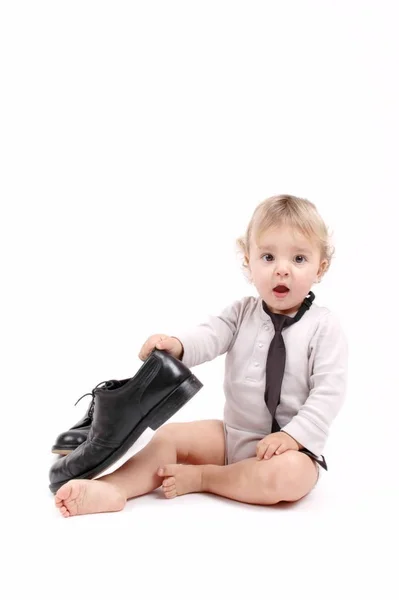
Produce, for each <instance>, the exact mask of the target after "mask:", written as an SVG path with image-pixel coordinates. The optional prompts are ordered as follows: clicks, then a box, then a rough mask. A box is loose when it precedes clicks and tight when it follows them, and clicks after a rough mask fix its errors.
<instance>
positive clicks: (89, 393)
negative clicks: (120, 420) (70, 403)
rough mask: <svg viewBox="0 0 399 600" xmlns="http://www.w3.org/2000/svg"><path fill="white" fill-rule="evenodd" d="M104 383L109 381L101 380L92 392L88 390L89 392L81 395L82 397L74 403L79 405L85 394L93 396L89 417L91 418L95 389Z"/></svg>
mask: <svg viewBox="0 0 399 600" xmlns="http://www.w3.org/2000/svg"><path fill="white" fill-rule="evenodd" d="M103 383H107V381H101V382H100V383H98V384H97V385H96V387H95V388H93V389H92V390H91V392H87V394H83V396H81V397H80V398H79V399H78V400H76V402H75V404H74V406H76V405H77V403H78V402H80V401H81V399H82V398H84V397H85V396H91V397H92V400H91V403H90V407H89V412H88V417H89V418H92V416H93V411H94V392H95V391H96V389H97V388H99V387H100V385H102V384H103Z"/></svg>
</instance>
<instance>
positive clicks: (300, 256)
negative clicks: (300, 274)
mask: <svg viewBox="0 0 399 600" xmlns="http://www.w3.org/2000/svg"><path fill="white" fill-rule="evenodd" d="M295 258H303V261H301V262H300V263H298V264H300V265H302V264H303V262H306V260H307V259H306V257H305V256H303V255H302V254H298V255H297V256H296V257H295Z"/></svg>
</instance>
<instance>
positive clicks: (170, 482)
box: [162, 477, 176, 488]
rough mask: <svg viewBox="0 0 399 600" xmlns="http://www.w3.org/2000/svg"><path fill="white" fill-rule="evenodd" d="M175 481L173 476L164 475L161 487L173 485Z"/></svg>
mask: <svg viewBox="0 0 399 600" xmlns="http://www.w3.org/2000/svg"><path fill="white" fill-rule="evenodd" d="M175 482H176V480H175V478H174V477H166V479H164V480H163V482H162V487H163V488H170V487H171V486H172V485H175Z"/></svg>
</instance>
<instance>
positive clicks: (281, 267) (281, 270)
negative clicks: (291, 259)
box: [275, 260, 289, 277]
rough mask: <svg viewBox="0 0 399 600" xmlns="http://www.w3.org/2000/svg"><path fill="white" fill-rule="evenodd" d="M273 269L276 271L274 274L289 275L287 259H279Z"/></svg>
mask: <svg viewBox="0 0 399 600" xmlns="http://www.w3.org/2000/svg"><path fill="white" fill-rule="evenodd" d="M275 271H276V275H278V276H279V277H286V276H287V275H289V270H288V266H287V261H285V260H280V261H278V262H276V267H275Z"/></svg>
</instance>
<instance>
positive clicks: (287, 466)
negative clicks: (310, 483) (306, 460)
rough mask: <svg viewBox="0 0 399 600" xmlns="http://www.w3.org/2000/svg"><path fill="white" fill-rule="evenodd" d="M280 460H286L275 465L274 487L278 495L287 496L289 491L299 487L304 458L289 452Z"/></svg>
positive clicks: (291, 451)
mask: <svg viewBox="0 0 399 600" xmlns="http://www.w3.org/2000/svg"><path fill="white" fill-rule="evenodd" d="M279 458H281V459H284V460H280V461H276V463H275V469H274V470H273V473H272V485H273V487H274V489H275V492H276V493H277V494H278V495H280V496H285V495H286V494H287V491H290V490H292V489H294V488H295V487H296V485H297V482H298V474H299V473H300V472H301V468H302V467H303V464H302V458H303V457H302V456H300V455H299V453H298V452H296V451H294V450H287V451H286V452H284V454H282V455H281V456H279Z"/></svg>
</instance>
